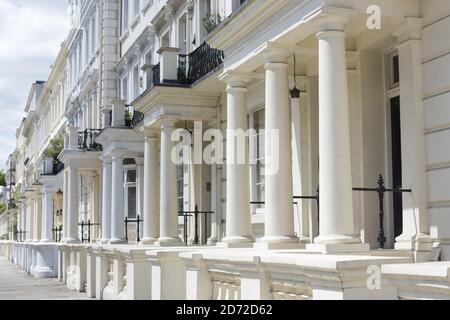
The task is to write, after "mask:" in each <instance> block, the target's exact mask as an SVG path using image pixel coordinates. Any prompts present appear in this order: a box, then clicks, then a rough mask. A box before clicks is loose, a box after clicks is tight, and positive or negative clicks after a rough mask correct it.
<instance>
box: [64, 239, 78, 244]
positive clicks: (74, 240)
mask: <svg viewBox="0 0 450 320" xmlns="http://www.w3.org/2000/svg"><path fill="white" fill-rule="evenodd" d="M61 242H62V243H66V244H78V243H81V241H80V239H75V238H66V239H62V240H61Z"/></svg>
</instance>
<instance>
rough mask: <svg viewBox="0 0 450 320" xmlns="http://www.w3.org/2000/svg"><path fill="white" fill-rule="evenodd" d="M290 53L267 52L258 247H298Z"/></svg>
mask: <svg viewBox="0 0 450 320" xmlns="http://www.w3.org/2000/svg"><path fill="white" fill-rule="evenodd" d="M288 56H289V52H287V51H284V50H279V49H269V50H268V51H267V52H266V64H265V69H266V109H265V113H266V120H265V123H266V131H265V134H266V135H265V141H266V145H265V160H266V167H265V170H266V172H265V199H266V207H265V214H264V217H265V236H264V238H263V239H262V243H259V244H257V245H258V246H261V245H262V246H264V247H267V248H281V247H290V246H297V247H299V246H300V243H299V241H298V238H297V237H295V235H294V209H293V191H292V188H293V187H292V145H291V139H292V131H291V128H292V125H291V110H290V98H289V75H288V63H287V59H288Z"/></svg>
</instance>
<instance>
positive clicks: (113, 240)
mask: <svg viewBox="0 0 450 320" xmlns="http://www.w3.org/2000/svg"><path fill="white" fill-rule="evenodd" d="M108 243H109V244H128V241H127V240H125V239H111V240H109V242H108Z"/></svg>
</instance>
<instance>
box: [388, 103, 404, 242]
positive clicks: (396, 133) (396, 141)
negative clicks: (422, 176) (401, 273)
mask: <svg viewBox="0 0 450 320" xmlns="http://www.w3.org/2000/svg"><path fill="white" fill-rule="evenodd" d="M390 109H391V110H390V111H391V146H392V153H391V154H392V187H393V188H401V187H402V137H401V118H400V112H401V108H400V97H399V96H397V97H394V98H391V100H390ZM392 198H393V213H394V237H395V238H396V237H398V236H399V235H401V234H402V232H403V196H402V194H401V193H394V194H393V196H392Z"/></svg>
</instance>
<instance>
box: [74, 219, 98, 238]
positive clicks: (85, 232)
mask: <svg viewBox="0 0 450 320" xmlns="http://www.w3.org/2000/svg"><path fill="white" fill-rule="evenodd" d="M78 225H79V226H80V229H81V237H80V239H81V242H82V243H85V242H87V243H90V242H91V239H92V227H96V226H100V223H92V222H91V220H88V222H84V221H82V222H80V223H79V224H78Z"/></svg>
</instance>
